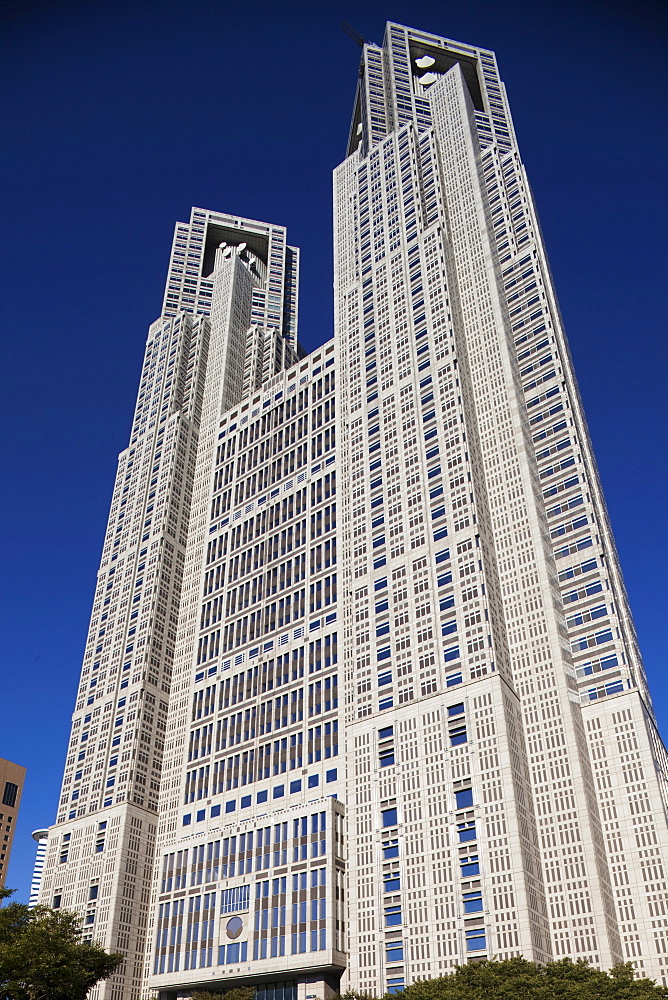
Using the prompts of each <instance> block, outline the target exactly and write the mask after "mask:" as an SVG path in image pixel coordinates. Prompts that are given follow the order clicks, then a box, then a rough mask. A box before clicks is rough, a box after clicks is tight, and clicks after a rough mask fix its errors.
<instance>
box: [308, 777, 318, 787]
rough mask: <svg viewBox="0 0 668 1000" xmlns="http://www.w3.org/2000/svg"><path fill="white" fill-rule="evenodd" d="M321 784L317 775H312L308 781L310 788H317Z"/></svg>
mask: <svg viewBox="0 0 668 1000" xmlns="http://www.w3.org/2000/svg"><path fill="white" fill-rule="evenodd" d="M319 782H320V777H319V776H318V775H317V774H311V775H309V779H308V787H309V788H315V787H316V786H317V785H318V783H319Z"/></svg>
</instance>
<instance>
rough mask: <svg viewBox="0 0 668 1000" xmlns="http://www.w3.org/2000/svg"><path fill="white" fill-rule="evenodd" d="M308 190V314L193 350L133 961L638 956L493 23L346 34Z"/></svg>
mask: <svg viewBox="0 0 668 1000" xmlns="http://www.w3.org/2000/svg"><path fill="white" fill-rule="evenodd" d="M334 198H335V233H334V238H335V330H336V335H335V339H334V341H333V342H332V343H330V344H326V345H324V347H322V348H321V349H319V350H318V351H317V352H315V353H314V354H313V355H312V356H311V357H309V358H306V359H304V360H303V361H302V362H301V363H300V364H299V365H298V366H295V367H293V368H292V369H290V370H289V371H287V372H283V373H280V374H278V375H276V377H275V378H274V379H273V380H272V381H271V382H270V383H268V384H266V383H265V384H264V385H262V386H260V387H259V388H258V391H257V392H256V393H255V394H254V395H252V396H251V397H250V398H249V399H248V400H247V401H246V402H245V403H242V404H241V405H236V404H235V405H232V406H231V407H230V408H229V409H227V410H226V409H225V405H224V403H223V405H220V400H221V388H220V384H219V381H220V377H219V376H215V375H214V374H213V373H211V375H210V378H208V380H207V390H206V392H207V395H206V396H205V401H204V409H205V410H206V412H207V414H208V415H209V416H208V419H209V420H210V424H207V428H208V429H207V432H206V433H207V435H209V436H210V438H211V441H212V442H213V441H214V438H215V439H216V440H217V444H216V446H215V452H214V445H213V443H212V444H211V446H210V447H209V450H208V451H204V450H200V453H199V456H198V461H197V466H196V471H195V490H196V492H197V494H198V496H200V497H201V504H200V506H199V508H198V510H199V511H200V514H199V515H198V519H197V520H196V521H195V520H193V522H192V524H191V533H190V536H189V542H188V549H187V556H186V561H187V577H186V580H187V590H188V593H189V594H190V595H191V599H190V602H189V605H188V609H187V610H186V608H185V607H184V609H183V610H182V615H181V618H180V623H179V638H178V640H177V661H176V662H177V664H178V666H175V674H176V671H177V670H178V697H177V696H176V686H175V687H174V689H173V693H172V702H171V706H170V718H169V723H168V733H167V739H168V746H169V747H170V748H171V751H170V754H169V757H168V759H166V762H165V774H164V779H163V789H162V792H161V803H160V827H159V834H158V851H157V866H156V884H155V904H154V907H153V908H152V915H151V920H152V925H151V928H150V935H149V937H150V942H149V963H148V970H147V971H148V975H149V979H148V982H149V984H150V986H151V988H153V989H156V990H157V991H158V992H159V996H160V998H161V1000H174V998H176V997H179V996H183V995H187V994H188V991H189V990H190V989H192V988H193V987H196V986H207V985H216V986H218V987H219V986H221V984H222V985H223V986H225V984H228V985H240V984H250V985H253V986H255V987H256V988H257V990H258V993H259V995H260V998H261V1000H297V998H299V1000H306V998H310V997H317V998H319V1000H324V998H326V997H327V996H328V995H329V994H330V993H331V992H332V991H333V990H336V989H338V988H341V989H343V988H346V987H352V988H356V989H359V990H363V991H370V992H374V993H377V994H380V993H383V992H384V991H385V990H389V991H391V992H397V991H400V990H401V989H402V988H403V987H404V986H405V985H406V984H407V983H410V982H412V981H414V980H415V979H419V978H424V977H427V976H435V975H439V974H443V973H446V972H448V971H449V970H451V969H452V968H453V966H454V965H455V964H457V963H461V962H466V961H475V960H477V959H479V958H482V957H493V958H508V957H510V956H513V955H518V954H523V955H525V956H526V957H527V958H532V959H535V960H538V961H546V960H549V959H550V958H559V957H562V956H565V955H570V956H572V957H573V958H583V959H586V960H588V961H590V962H592V963H593V964H596V965H599V966H602V967H604V968H607V967H609V966H611V965H612V964H613V963H614V962H616V961H619V960H622V959H625V958H629V959H632V960H633V961H634V962H635V964H636V968H637V971H638V974H639V975H651V976H655V977H659V978H661V977H663V975H664V972H665V970H664V966H663V962H664V958H663V955H664V954H665V948H666V940H665V929H664V926H663V920H664V918H663V917H662V916H661V914H662V913H663V908H664V907H665V903H666V899H665V896H666V892H665V890H664V888H663V883H662V882H661V881H660V880H661V879H662V878H663V868H662V864H663V862H662V860H661V859H662V858H663V857H665V855H666V849H667V848H668V842H667V838H668V830H667V827H666V819H665V815H666V814H665V809H664V798H665V789H664V774H665V751H664V749H663V746H662V744H661V741H660V739H659V737H658V734H657V732H656V726H655V722H654V718H653V714H652V709H651V704H650V701H649V696H648V694H647V688H646V682H645V678H644V674H643V670H642V666H641V663H640V657H639V654H638V650H637V645H636V641H635V636H634V632H633V628H632V625H631V621H630V615H629V612H628V606H627V601H626V596H625V593H624V589H623V585H622V582H621V577H620V573H619V567H618V562H617V557H616V553H615V549H614V544H613V542H612V538H611V536H610V529H609V525H608V521H607V517H606V513H605V507H604V504H603V499H602V496H601V491H600V486H599V483H598V478H597V475H596V469H595V464H594V461H593V458H592V455H591V447H590V443H589V438H588V434H587V430H586V425H585V422H584V417H583V414H582V410H581V405H580V402H579V398H578V395H577V389H576V386H575V382H574V376H573V372H572V367H571V363H570V359H569V356H568V350H567V346H566V341H565V338H564V334H563V330H562V327H561V321H560V317H559V312H558V308H557V305H556V300H555V296H554V291H553V288H552V284H551V279H550V275H549V271H548V268H547V264H546V260H545V253H544V248H543V246H542V242H541V238H540V232H539V228H538V224H537V221H536V216H535V210H534V207H533V203H532V200H531V195H530V191H529V188H528V185H527V183H526V179H525V175H524V170H523V167H522V164H521V160H520V158H519V153H518V150H517V145H516V142H515V137H514V132H513V128H512V122H511V119H510V114H509V111H508V107H507V103H506V98H505V92H504V89H503V85H502V83H501V82H500V79H499V77H498V73H497V70H496V63H495V59H494V55H493V54H492V53H491V52H488V51H485V50H481V49H478V48H475V47H473V46H468V45H462V44H460V43H458V42H454V41H451V40H448V39H444V38H440V37H438V36H434V35H429V34H425V33H423V32H419V31H415V30H413V29H409V28H405V27H403V26H401V25H396V24H389V25H388V26H387V31H386V35H385V40H384V44H383V46H382V47H379V46H376V45H371V44H367V45H365V46H364V49H363V55H362V64H361V69H360V80H359V84H358V91H357V96H356V101H355V107H354V112H353V120H352V124H351V129H350V136H349V144H348V151H347V157H346V159H345V161H344V162H343V163H342V165H341V166H340V167H339V168H338V169H337V170H336V171H335V177H334ZM226 287H227V286H226ZM223 315H224V316H228V315H229V313H227V312H223V313H221V316H223ZM225 322H229V321H228V320H225ZM216 337H217V338H220V343H221V345H222V344H223V343H226V342H227V341H228V340H229V339H230V338H231V337H233V334H232V333H231V331H230V329H229V328H228V327H227V326H225V323H222V324H221V325H219V326H218V327H217V331H216ZM220 350H223V348H222V346H221V347H220ZM216 379H218V381H216ZM335 379H336V381H335ZM194 517H195V514H194V512H193V518H194ZM185 586H186V584H185V583H184V587H185ZM176 683H177V682H176V679H175V681H174V684H175V685H176ZM339 689H341V698H340V700H339V696H338V691H339ZM613 759H614V760H617V761H619V762H620V764H621V766H618V767H617V768H612V767H611V766H610V762H611V761H612V760H613Z"/></svg>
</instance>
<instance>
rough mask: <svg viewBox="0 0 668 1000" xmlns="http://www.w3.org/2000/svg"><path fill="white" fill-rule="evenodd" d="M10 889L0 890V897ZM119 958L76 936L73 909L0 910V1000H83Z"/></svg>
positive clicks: (77, 928) (77, 927)
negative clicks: (71, 910) (68, 910)
mask: <svg viewBox="0 0 668 1000" xmlns="http://www.w3.org/2000/svg"><path fill="white" fill-rule="evenodd" d="M12 891H13V890H11V889H0V900H1V899H7V898H8V897H9V896H10V895H11V894H12ZM122 961H123V955H121V954H109V953H108V952H106V951H105V950H104V949H103V948H101V947H100V946H99V945H97V944H93V943H92V942H88V941H82V940H81V921H80V919H79V917H78V916H77V914H76V913H69V912H67V911H64V910H63V911H60V910H51V909H49V907H48V906H36V907H34V908H33V909H32V910H30V909H28V907H27V906H26V905H25V904H23V903H10V904H9V905H8V906H3V907H1V908H0V1000H85V998H86V995H87V993H88V991H89V990H90V989H91V987H93V986H95V984H96V983H98V982H99V981H100V980H101V979H107V977H108V976H110V975H111V974H112V972H114V971H115V970H116V969H117V968H118V966H119V965H120V964H121V962H122Z"/></svg>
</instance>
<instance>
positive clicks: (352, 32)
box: [341, 21, 365, 49]
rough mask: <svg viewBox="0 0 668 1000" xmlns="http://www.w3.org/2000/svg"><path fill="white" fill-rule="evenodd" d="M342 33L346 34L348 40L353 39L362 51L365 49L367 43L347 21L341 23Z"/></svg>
mask: <svg viewBox="0 0 668 1000" xmlns="http://www.w3.org/2000/svg"><path fill="white" fill-rule="evenodd" d="M341 31H343V32H345V34H346V35H347V36H348V38H351V39H352V40H353V42H355V44H356V45H359V47H360V48H361V49H363V48H364V44H365V41H364V39H363V38H362V36H361V35H360V33H359V31H355V29H354V28H352V27H351V26H350V25H349V24H348V22H347V21H342V22H341Z"/></svg>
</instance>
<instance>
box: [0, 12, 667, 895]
mask: <svg viewBox="0 0 668 1000" xmlns="http://www.w3.org/2000/svg"><path fill="white" fill-rule="evenodd" d="M665 10H666V8H665V7H664V6H663V4H662V3H661V2H660V0H656V2H654V3H650V2H648V0H633V2H614V0H608V2H594V0H551V2H549V3H547V2H540V0H505V2H502V0H448V2H444V0H412V2H410V3H407V2H403V0H398V2H393V0H387V2H386V3H380V2H378V0H369V2H365V3H362V4H360V3H351V2H347V0H346V2H343V0H342V2H334V0H311V2H306V0H303V2H287V0H284V2H280V0H279V2H252V0H251V2H246V3H239V2H234V3H232V2H229V0H188V2H186V0H174V2H170V0H161V2H152V0H131V2H127V0H113V2H109V0H99V2H95V0H87V2H84V0H78V2H69V0H56V2H50V3H45V2H42V3H39V2H34V0H22V2H12V0H9V2H7V0H5V3H4V5H3V8H2V11H3V20H2V21H1V22H0V35H1V43H2V49H3V55H2V59H1V60H0V95H1V96H0V108H1V112H2V133H3V139H4V152H3V153H2V160H1V162H0V182H1V190H2V195H3V197H2V202H3V205H2V227H1V230H0V232H1V244H2V246H1V253H2V262H1V270H0V274H1V275H2V279H3V286H4V295H3V298H2V326H3V328H4V339H3V349H2V361H3V365H2V368H3V373H4V377H3V404H4V405H3V417H2V424H3V427H2V447H3V449H4V456H3V458H2V466H1V467H2V471H3V476H4V483H3V488H2V492H1V495H0V497H1V502H2V506H3V508H4V509H3V515H2V534H3V565H4V571H3V573H2V585H3V597H2V613H3V621H2V624H1V626H0V628H1V631H0V637H1V641H2V658H3V659H2V669H3V673H2V689H1V690H2V695H3V701H2V723H3V724H2V731H1V738H0V756H5V757H9V758H10V759H11V760H15V761H17V762H19V763H21V764H24V765H26V766H27V767H28V779H27V784H26V790H25V795H24V799H23V804H22V807H21V815H20V819H19V825H18V830H17V838H16V840H15V842H14V853H13V857H12V863H11V867H10V872H9V879H8V883H9V885H11V886H15V887H17V888H18V890H19V894H18V896H17V898H21V899H26V898H27V891H28V884H29V880H30V873H31V869H32V862H33V857H34V851H33V848H34V846H35V845H34V842H33V841H32V840H31V839H30V832H31V830H32V829H34V828H35V827H39V826H42V825H48V824H49V823H51V822H52V821H53V819H54V816H55V808H56V802H57V798H58V791H59V782H60V776H61V769H62V765H63V760H64V755H65V748H66V743H67V738H68V729H69V717H70V713H71V711H72V708H73V704H74V696H75V691H76V685H77V679H78V674H79V667H80V661H81V654H82V650H83V645H84V640H85V635H86V628H87V623H88V616H89V611H90V605H91V599H92V594H93V588H94V583H95V573H96V569H97V564H98V559H99V553H100V549H101V545H102V539H103V533H104V528H105V522H106V516H107V510H108V504H109V498H110V493H111V488H112V483H113V478H114V472H115V463H116V455H117V453H118V452H119V451H120V450H121V449H122V448H124V447H125V444H126V443H127V435H128V431H129V427H130V421H131V415H132V408H133V403H134V396H135V392H136V386H137V381H138V375H139V370H140V364H141V358H142V353H143V346H144V340H145V335H146V329H147V326H148V324H149V323H150V322H151V321H152V320H153V319H155V318H156V316H157V315H158V312H159V309H160V305H161V301H162V289H163V283H164V279H165V272H166V265H167V259H168V253H169V249H170V244H171V237H172V230H173V226H174V222H175V221H176V220H177V219H178V220H184V221H185V220H187V219H188V217H189V213H190V207H191V205H199V206H204V207H207V208H213V209H219V210H222V211H225V212H231V213H234V214H238V215H244V216H250V217H254V218H258V219H263V220H267V221H272V222H278V223H282V224H284V225H286V226H287V227H288V231H289V238H290V240H291V242H293V243H295V244H297V245H298V246H300V247H301V248H302V289H301V302H300V335H301V339H302V342H303V343H304V345H305V346H306V347H307V348H308V349H312V348H314V347H316V346H317V345H318V344H320V343H322V342H323V341H324V340H326V339H328V338H329V337H330V336H331V333H332V296H331V288H332V271H331V267H332V252H331V170H332V168H333V167H334V166H335V165H336V164H337V163H338V162H340V160H341V159H342V157H343V155H344V151H345V142H346V138H347V131H348V124H349V119H350V113H351V106H352V100H353V95H354V90H355V82H356V72H357V65H358V59H359V53H358V50H357V49H356V47H355V45H354V44H353V43H352V42H351V41H350V40H349V39H348V38H347V37H346V36H345V35H344V34H343V33H342V32H341V31H340V30H339V24H340V22H341V21H342V20H347V21H349V22H351V23H352V24H353V25H354V26H355V28H356V29H357V30H358V31H359V32H360V33H361V34H362V35H364V36H365V37H367V38H369V39H371V40H374V41H378V42H380V41H381V40H382V34H383V26H384V22H385V20H388V19H391V20H396V21H401V22H403V23H407V24H412V25H414V26H415V27H418V28H423V29H425V30H427V31H433V32H437V33H439V34H443V35H447V36H450V37H451V38H456V39H460V40H461V41H467V42H473V43H476V44H480V45H484V46H487V47H489V48H492V49H495V50H496V53H497V56H498V60H499V65H500V68H501V73H502V76H503V78H504V80H505V82H506V85H507V87H508V92H509V96H510V102H511V107H512V110H513V114H514V120H515V125H516V128H517V133H518V136H519V141H520V146H521V149H522V151H523V156H524V159H525V162H526V164H527V167H528V170H529V176H530V179H531V183H532V185H533V188H534V192H535V195H536V200H537V203H538V209H539V212H540V215H541V220H542V224H543V229H544V233H545V238H546V241H547V247H548V252H549V254H550V258H551V263H552V267H553V270H554V274H555V279H556V284H557V290H558V293H559V296H560V300H561V306H562V310H563V312H564V315H565V319H566V325H567V329H568V331H569V335H570V342H571V347H572V351H573V356H574V360H575V365H576V369H577V373H578V377H579V381H580V387H581V390H582V395H583V398H584V402H585V408H586V411H587V414H588V417H589V422H590V427H591V432H592V436H593V439H594V445H595V448H596V453H597V456H598V461H599V464H600V468H601V474H602V478H603V484H604V487H605V491H606V494H607V499H608V504H609V508H610V513H611V517H612V523H613V526H614V529H615V533H616V537H617V542H618V546H619V550H620V554H621V559H622V564H623V568H624V570H625V575H626V581H627V585H628V589H629V592H630V598H631V604H632V607H633V610H634V613H635V619H636V623H637V627H638V632H639V635H640V641H641V646H642V649H643V651H644V655H645V660H646V664H647V669H648V673H649V677H650V683H651V685H652V688H653V692H654V699H655V707H656V710H657V714H658V717H659V721H660V725H661V726H662V729H663V732H664V734H665V735H666V736H667V737H668V678H667V677H666V674H665V660H666V654H665V641H664V636H663V633H664V632H665V630H666V618H667V616H666V613H665V607H664V605H665V601H666V573H665V564H666V561H667V559H666V549H667V545H666V536H667V529H666V522H667V518H666V503H665V497H666V490H667V486H668V482H667V480H668V476H667V473H666V463H665V447H664V443H665V440H666V430H667V428H666V405H665V403H666V396H667V393H666V386H665V381H666V368H667V367H668V365H667V361H668V358H667V351H666V333H665V313H666V309H665V305H664V298H665V289H666V260H665V242H666V240H665V233H666V230H667V229H668V225H667V220H666V212H665V180H666V151H667V149H666V147H667V140H666V131H665V119H664V106H665V95H666V93H667V92H668V89H667V86H666V83H667V81H666V60H665V51H666V46H667V42H668V31H667V23H666V15H665Z"/></svg>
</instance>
